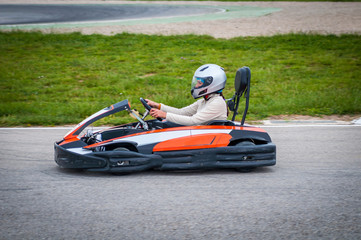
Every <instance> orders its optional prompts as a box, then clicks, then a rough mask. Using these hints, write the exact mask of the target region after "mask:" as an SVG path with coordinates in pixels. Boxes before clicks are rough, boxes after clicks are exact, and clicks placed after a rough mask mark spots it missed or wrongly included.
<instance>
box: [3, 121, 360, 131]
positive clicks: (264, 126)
mask: <svg viewBox="0 0 361 240" xmlns="http://www.w3.org/2000/svg"><path fill="white" fill-rule="evenodd" d="M252 126H255V127H260V128H298V127H361V123H360V124H345V125H341V124H284V125H252ZM106 128H107V127H94V128H92V129H94V130H101V129H106ZM70 129H73V127H13V128H8V127H4V128H1V127H0V131H1V130H70Z"/></svg>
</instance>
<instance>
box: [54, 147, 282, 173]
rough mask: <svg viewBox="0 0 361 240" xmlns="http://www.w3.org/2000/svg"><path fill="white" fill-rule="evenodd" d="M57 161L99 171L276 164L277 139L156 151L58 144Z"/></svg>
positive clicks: (125, 171)
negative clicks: (85, 148) (82, 150)
mask: <svg viewBox="0 0 361 240" xmlns="http://www.w3.org/2000/svg"><path fill="white" fill-rule="evenodd" d="M54 150H55V156H54V159H55V162H56V163H57V164H58V165H59V166H60V167H62V168H73V169H86V170H88V171H98V172H121V173H130V172H140V171H146V170H149V169H158V170H197V169H212V168H252V167H261V166H272V165H275V164H276V146H275V145H274V144H273V143H268V144H263V145H255V146H228V147H220V148H211V149H199V150H185V151H169V152H155V153H154V154H142V153H138V152H132V151H105V152H91V151H89V153H85V154H83V153H82V154H80V153H77V152H75V151H72V150H71V149H66V148H64V147H62V146H60V145H59V144H58V143H55V144H54Z"/></svg>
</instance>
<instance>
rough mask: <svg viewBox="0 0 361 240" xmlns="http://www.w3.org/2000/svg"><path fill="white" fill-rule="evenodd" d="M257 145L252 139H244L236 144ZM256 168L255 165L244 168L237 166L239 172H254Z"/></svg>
mask: <svg viewBox="0 0 361 240" xmlns="http://www.w3.org/2000/svg"><path fill="white" fill-rule="evenodd" d="M254 145H256V144H255V143H254V142H251V141H248V140H247V141H242V142H239V143H237V144H236V146H254ZM254 169H256V168H255V167H243V168H236V171H237V172H241V173H249V172H252V171H253V170H254Z"/></svg>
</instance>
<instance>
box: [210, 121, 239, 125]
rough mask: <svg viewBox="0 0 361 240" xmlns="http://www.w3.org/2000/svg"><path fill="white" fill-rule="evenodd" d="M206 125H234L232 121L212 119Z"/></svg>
mask: <svg viewBox="0 0 361 240" xmlns="http://www.w3.org/2000/svg"><path fill="white" fill-rule="evenodd" d="M207 125H220V126H234V125H235V124H234V122H232V121H229V120H213V121H211V122H209V123H208V124H207Z"/></svg>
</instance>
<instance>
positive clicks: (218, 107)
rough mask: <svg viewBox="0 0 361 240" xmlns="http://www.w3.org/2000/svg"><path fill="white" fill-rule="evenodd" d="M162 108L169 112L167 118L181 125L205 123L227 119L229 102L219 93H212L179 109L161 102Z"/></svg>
mask: <svg viewBox="0 0 361 240" xmlns="http://www.w3.org/2000/svg"><path fill="white" fill-rule="evenodd" d="M160 110H162V111H164V112H166V113H167V117H166V120H167V121H170V122H174V123H177V124H181V125H186V126H191V125H203V124H207V123H209V122H211V121H213V120H227V104H226V102H225V100H224V99H223V97H222V96H220V95H219V94H211V95H210V96H209V98H208V100H207V101H206V100H205V99H204V98H201V99H199V100H198V101H196V102H195V103H193V104H191V105H189V106H187V107H184V108H181V109H178V108H174V107H170V106H167V105H164V104H161V108H160Z"/></svg>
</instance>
